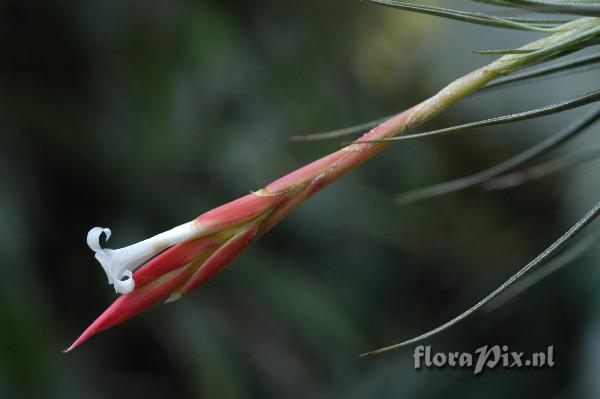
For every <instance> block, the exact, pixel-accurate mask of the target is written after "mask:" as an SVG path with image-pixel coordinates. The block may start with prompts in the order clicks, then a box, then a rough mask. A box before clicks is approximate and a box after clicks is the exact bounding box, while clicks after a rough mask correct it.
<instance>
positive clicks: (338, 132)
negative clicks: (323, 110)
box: [290, 115, 394, 141]
mask: <svg viewBox="0 0 600 399" xmlns="http://www.w3.org/2000/svg"><path fill="white" fill-rule="evenodd" d="M393 116H394V115H388V116H384V117H383V118H379V119H375V120H372V121H368V122H364V123H361V124H358V125H354V126H349V127H345V128H341V129H335V130H329V131H326V132H322V133H315V134H308V135H304V136H291V137H290V140H292V141H316V140H325V139H333V138H336V137H343V136H350V135H352V134H357V133H361V132H364V131H365V130H369V129H371V128H373V127H375V126H377V125H379V124H380V123H382V122H385V121H387V120H388V119H390V118H392V117H393Z"/></svg>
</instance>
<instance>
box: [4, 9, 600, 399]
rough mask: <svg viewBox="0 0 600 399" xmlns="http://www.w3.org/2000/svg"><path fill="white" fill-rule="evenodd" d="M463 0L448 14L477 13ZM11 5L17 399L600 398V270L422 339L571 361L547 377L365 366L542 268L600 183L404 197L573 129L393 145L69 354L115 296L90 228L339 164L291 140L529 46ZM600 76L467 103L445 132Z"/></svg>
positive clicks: (426, 22)
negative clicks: (317, 162)
mask: <svg viewBox="0 0 600 399" xmlns="http://www.w3.org/2000/svg"><path fill="white" fill-rule="evenodd" d="M449 3H453V4H449ZM455 3H456V4H455ZM458 3H459V2H446V3H444V4H446V5H451V6H455V5H456V6H465V7H468V6H472V5H473V4H471V3H469V2H467V1H463V2H460V4H458ZM0 4H1V5H0V43H1V48H0V49H1V51H0V127H1V130H0V221H1V222H0V259H1V260H0V264H1V266H0V273H1V274H0V327H1V328H0V398H42V397H43V398H104V397H144V398H149V399H150V398H165V397H177V398H200V397H202V398H220V399H228V398H307V397H311V398H434V397H446V398H454V397H456V398H480V397H486V398H505V397H508V396H510V397H512V398H526V397H542V396H544V397H546V396H547V397H557V398H571V397H582V398H597V397H599V396H600V379H598V375H600V344H599V340H598V336H599V334H600V317H599V314H600V313H599V310H600V295H599V291H598V288H597V287H598V284H599V283H600V274H599V271H600V268H599V267H598V263H597V260H598V254H595V253H589V254H588V255H586V256H585V257H583V258H581V259H580V260H578V261H577V262H575V263H574V264H572V265H570V266H569V267H567V268H565V269H564V270H562V271H560V272H558V273H556V274H554V275H552V276H551V277H549V278H548V279H546V280H544V281H543V283H541V284H538V285H536V286H535V287H533V288H532V289H531V290H529V291H527V292H526V293H524V294H523V295H521V296H520V297H518V298H517V299H515V300H513V301H511V302H509V303H508V304H506V305H505V306H503V307H501V308H499V309H498V310H496V311H494V312H491V313H485V312H482V313H479V314H477V315H476V316H475V317H473V318H471V319H469V320H468V321H466V322H464V323H462V324H460V325H458V326H457V327H455V328H453V329H451V330H449V331H448V332H446V333H444V334H442V335H440V336H438V337H435V338H433V339H431V340H429V341H428V342H427V343H428V344H431V345H433V350H435V351H470V352H473V351H474V350H475V349H476V348H478V347H480V346H482V345H486V344H487V345H494V344H500V345H502V344H506V345H510V346H511V348H512V349H514V350H518V351H525V352H534V351H541V350H544V349H545V348H546V347H547V346H548V345H554V347H555V356H556V358H555V360H556V363H557V364H556V366H555V367H554V368H545V369H542V370H514V369H512V370H502V369H499V370H493V371H487V372H485V373H484V374H483V375H480V376H476V377H475V376H473V375H472V371H470V370H456V369H452V368H446V369H443V370H439V369H436V370H422V371H415V370H414V368H413V360H412V354H413V348H407V349H404V350H399V351H396V352H392V353H389V354H386V355H383V356H380V357H376V358H370V359H359V358H358V357H357V355H358V354H360V353H362V352H364V351H367V350H370V349H375V348H377V347H380V346H384V345H388V344H392V343H396V342H398V341H401V340H403V339H406V338H409V337H411V336H414V335H416V334H419V333H422V332H424V331H426V330H427V329H430V328H432V327H434V326H437V325H438V324H440V323H442V322H444V321H446V320H448V319H449V318H450V317H452V316H454V315H456V314H457V313H459V312H460V311H462V310H464V309H466V308H467V307H468V306H470V305H472V304H473V303H475V302H476V301H477V300H479V299H480V298H481V297H483V296H484V295H485V294H487V293H488V292H489V291H491V290H492V289H493V288H495V287H496V286H497V285H499V284H500V283H501V282H502V281H504V280H505V279H506V278H507V277H508V276H509V275H510V274H512V273H513V272H515V271H516V270H518V268H520V267H521V266H522V265H524V264H525V263H526V262H527V261H529V260H530V259H532V258H533V257H534V256H535V255H536V254H537V253H538V252H540V251H541V250H542V249H543V248H545V246H547V245H548V244H549V243H550V242H551V241H553V240H554V239H556V238H557V237H558V236H559V235H560V234H561V232H562V231H563V230H565V229H566V228H567V227H568V226H569V225H570V224H571V223H574V222H575V220H576V219H577V218H579V217H580V216H581V215H583V213H585V211H586V210H587V209H588V208H589V207H591V206H592V204H593V203H594V202H595V201H596V200H597V199H598V198H597V193H598V190H599V188H600V185H599V181H598V178H597V176H598V173H600V165H598V164H597V163H589V164H586V165H585V166H581V167H579V168H577V169H573V170H571V171H569V172H567V173H561V174H559V175H555V176H552V177H549V178H545V179H542V180H539V181H536V182H532V183H531V184H528V185H526V186H523V187H520V188H517V189H514V190H510V191H505V192H493V193H492V192H482V191H478V190H473V191H467V192H464V193H458V194H454V195H450V196H447V197H443V198H439V199H435V200H430V201H427V202H423V203H419V204H415V205H410V206H405V207H396V206H394V205H393V203H392V196H393V194H394V193H397V192H401V191H403V190H407V189H410V188H415V187H418V186H422V185H426V184H431V183H435V182H439V181H443V180H447V179H450V178H455V177H458V176H461V175H464V174H468V173H471V172H474V171H477V170H479V169H482V168H484V167H487V166H490V165H492V164H493V163H494V162H497V161H500V160H502V159H505V158H507V157H509V156H510V155H512V154H514V153H516V152H518V151H520V150H521V149H523V148H526V147H527V146H528V145H531V144H533V143H535V142H537V141H539V140H541V139H542V138H544V137H547V136H548V135H549V134H551V133H552V132H553V130H554V129H556V128H558V127H560V126H563V125H565V124H567V123H568V122H569V120H571V119H572V118H574V117H576V116H577V114H581V113H582V112H583V111H582V110H578V111H571V112H569V113H566V114H561V115H559V116H553V117H548V118H545V119H543V120H537V121H535V122H531V123H521V124H515V125H510V126H509V127H503V128H497V129H486V130H480V131H475V132H471V133H468V134H463V135H455V136H451V137H444V138H439V139H432V140H424V141H418V142H410V143H408V142H407V143H403V144H396V145H394V146H392V147H391V148H389V149H388V150H387V151H386V152H384V153H383V154H381V155H380V156H378V157H377V158H376V159H374V160H372V161H370V162H369V163H367V164H365V165H364V166H363V167H361V168H360V169H359V170H357V171H355V172H354V173H352V174H350V175H349V176H347V177H345V178H344V179H342V181H340V182H338V183H336V184H334V185H333V186H331V187H329V188H328V189H326V190H324V191H323V192H321V193H319V195H317V196H315V197H314V198H312V199H311V200H310V201H309V202H308V203H306V204H305V205H303V206H302V207H301V208H300V209H298V210H297V211H296V212H295V213H294V214H292V215H291V216H290V217H288V218H287V219H286V220H285V221H284V222H282V223H281V224H280V225H279V226H277V227H276V228H275V229H274V230H273V231H272V232H270V233H269V234H267V235H266V236H265V237H263V238H262V239H260V240H259V241H257V242H256V243H254V245H253V246H252V247H251V248H249V249H248V250H246V251H245V252H244V253H243V254H242V255H241V256H240V257H239V258H237V259H236V260H235V261H234V262H233V264H232V265H230V266H229V267H228V268H227V269H226V270H225V271H223V272H222V273H221V274H219V275H218V276H217V277H216V278H214V279H212V280H211V281H210V282H209V283H208V284H206V285H205V286H203V287H202V288H201V289H199V290H198V291H197V292H195V293H194V294H193V295H190V296H189V297H186V298H184V299H183V300H181V301H178V302H175V303H173V304H169V305H161V306H157V307H155V308H153V309H152V310H151V311H149V312H146V313H144V314H143V315H141V316H139V317H137V318H135V319H133V320H131V321H129V322H128V323H126V324H124V325H122V326H119V327H118V328H115V329H112V330H110V331H107V332H104V333H102V334H100V335H98V336H96V337H94V338H93V339H92V340H91V341H90V342H88V343H86V344H85V345H83V346H82V347H81V348H79V349H77V350H76V351H74V352H73V353H70V354H68V355H64V354H62V353H61V350H62V349H64V348H65V347H67V346H68V345H69V344H70V343H71V342H72V341H73V340H74V339H75V338H76V336H78V334H79V333H80V332H81V331H82V330H83V329H84V328H85V327H86V326H87V325H88V324H89V323H90V322H91V321H92V320H93V319H94V318H95V317H96V316H97V315H98V314H99V313H100V312H101V311H102V310H103V309H104V308H105V307H107V306H108V305H109V304H110V302H111V301H112V300H113V299H114V297H115V295H114V292H113V289H112V287H110V286H108V285H106V279H105V276H104V274H103V272H102V270H101V268H100V267H99V265H98V264H97V263H96V261H95V260H94V258H93V256H92V255H93V254H92V252H91V251H90V250H89V249H88V248H87V246H86V245H85V235H86V233H87V231H88V229H90V228H91V227H93V226H109V227H110V228H112V230H113V234H114V235H113V238H111V246H112V247H120V246H123V245H126V244H128V243H132V242H135V241H138V240H141V239H143V238H144V237H147V236H149V235H152V234H156V233H158V232H160V231H163V230H166V229H168V228H170V227H172V226H175V225H177V224H180V223H182V222H185V221H188V220H190V219H192V218H193V217H195V216H197V215H199V214H201V213H203V212H204V211H206V210H209V209H211V208H213V207H215V206H217V205H220V204H222V203H224V202H227V201H229V200H232V199H235V198H236V197H239V196H241V195H244V194H246V193H247V192H248V191H249V190H252V189H257V188H260V187H261V186H263V185H264V184H266V183H268V182H269V181H270V180H273V179H275V178H277V177H279V176H281V175H283V174H285V173H287V172H289V171H291V170H293V169H295V168H297V167H299V166H301V165H303V164H304V163H306V162H309V161H311V160H313V159H315V158H317V157H318V156H321V155H324V154H326V153H328V152H330V151H333V150H335V149H337V148H338V145H339V142H338V141H336V140H333V141H328V142H318V143H292V142H290V141H289V140H288V137H289V136H290V135H293V134H308V133H314V132H317V131H322V130H327V129H333V128H338V127H343V126H348V125H352V124H356V123H359V122H363V121H366V120H370V119H374V118H377V117H380V116H383V115H387V114H390V113H393V112H397V111H400V110H402V109H404V108H406V107H409V106H411V105H413V104H415V103H416V102H418V101H421V100H423V99H425V98H426V97H428V96H430V95H432V94H433V93H435V91H436V90H438V89H439V88H441V87H442V86H443V85H444V84H445V83H447V82H449V81H450V80H451V79H453V78H456V77H458V76H460V75H462V74H464V73H467V72H469V71H470V70H472V69H474V68H476V67H478V66H480V65H483V64H484V63H485V62H487V61H488V60H489V58H486V57H485V56H478V55H474V54H472V53H471V50H473V49H486V48H514V47H515V46H518V45H520V44H524V43H526V42H527V41H529V40H531V39H533V38H534V37H536V36H537V35H535V34H533V35H532V34H530V33H513V32H507V31H503V30H498V29H483V28H479V27H476V26H463V25H462V24H458V23H454V22H446V21H442V20H438V19H435V18H433V17H427V16H417V15H413V14H409V13H404V12H399V11H394V10H390V9H385V8H381V7H377V6H374V5H371V4H369V3H368V2H364V1H363V2H361V1H358V0H356V1H348V0H323V1H312V2H297V1H282V0H278V1H275V0H265V1H261V2H251V1H203V2H193V1H171V2H166V1H158V2H143V1H126V2H119V1H85V0H84V1H78V2H70V1H58V0H56V1H45V2H30V1H18V0H13V1H11V0H4V1H2V2H1V3H0ZM471 8H473V7H471ZM598 77H599V76H598V73H597V72H590V73H587V74H583V75H577V76H573V77H568V78H562V79H559V80H553V81H546V82H541V83H539V84H535V85H529V86H526V87H521V88H516V89H510V90H506V91H502V92H494V93H493V94H486V95H481V96H478V97H473V98H470V99H467V100H465V101H463V102H461V103H460V104H458V105H456V106H455V107H453V108H452V109H451V110H450V111H448V112H446V113H445V114H443V115H442V116H440V117H439V118H437V119H436V121H434V122H432V123H431V124H429V125H428V127H439V126H446V125H449V124H455V123H459V122H465V121H470V120H475V119H480V118H483V117H487V116H494V115H500V114H503V113H508V112H512V111H518V110H523V109H527V108H531V107H534V106H539V105H544V104H549V103H551V102H555V101H557V100H559V99H562V98H565V97H569V96H575V95H577V94H580V93H583V92H586V91H589V89H590V87H591V86H592V85H594V84H597V82H598ZM592 88H594V87H592ZM594 133H596V134H597V133H600V131H599V129H598V127H596V128H594V129H592V130H590V132H588V133H587V134H585V136H584V137H581V138H580V139H578V140H576V142H574V143H572V144H569V146H568V148H565V149H562V150H561V151H563V152H564V151H567V150H575V149H576V148H582V147H588V146H592V145H593V144H594V142H596V141H597V140H596V139H595V138H594Z"/></svg>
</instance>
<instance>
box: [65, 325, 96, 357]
mask: <svg viewBox="0 0 600 399" xmlns="http://www.w3.org/2000/svg"><path fill="white" fill-rule="evenodd" d="M96 332H97V330H96V328H95V326H94V325H91V326H90V327H88V328H87V329H86V330H85V331H84V332H83V333H82V334H81V335H80V336H79V338H77V339H76V340H75V342H73V343H72V344H71V346H69V347H68V348H67V349H65V350H64V351H62V353H69V352H71V351H72V350H73V349H75V348H77V347H78V346H79V345H81V344H83V343H84V342H85V341H87V340H88V339H90V338H91V337H92V336H93V335H95V334H96Z"/></svg>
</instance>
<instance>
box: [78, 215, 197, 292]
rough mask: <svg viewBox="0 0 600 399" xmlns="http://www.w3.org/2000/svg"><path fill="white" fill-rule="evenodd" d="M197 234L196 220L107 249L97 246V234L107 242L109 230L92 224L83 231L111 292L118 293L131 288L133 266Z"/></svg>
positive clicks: (139, 264) (98, 238)
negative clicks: (112, 288) (111, 287)
mask: <svg viewBox="0 0 600 399" xmlns="http://www.w3.org/2000/svg"><path fill="white" fill-rule="evenodd" d="M199 233H200V229H199V228H198V224H197V223H196V221H192V222H189V223H185V224H182V225H180V226H177V227H174V228H172V229H171V230H167V231H165V232H163V233H160V234H157V235H155V236H154V237H150V238H148V239H146V240H144V241H140V242H138V243H135V244H133V245H130V246H128V247H124V248H120V249H110V248H102V247H101V246H100V236H101V235H102V234H104V235H105V236H106V241H108V239H109V238H110V235H111V231H110V229H108V228H103V227H94V228H93V229H91V230H90V231H89V232H88V234H87V245H88V246H89V247H90V248H91V250H92V251H94V252H95V253H96V255H95V256H96V259H98V262H100V265H102V268H103V269H104V272H105V273H106V276H107V277H108V283H109V284H113V285H114V286H115V291H116V292H118V293H119V294H128V293H130V292H131V291H133V289H134V288H135V281H134V280H133V273H132V272H133V271H134V270H135V269H137V268H138V267H140V266H141V265H142V264H144V262H146V261H147V260H149V259H151V258H152V257H154V256H155V255H157V254H159V253H160V252H162V251H163V250H165V249H167V248H169V247H171V246H173V245H175V244H180V243H182V242H185V241H189V240H191V239H193V238H195V237H196V236H198V235H199Z"/></svg>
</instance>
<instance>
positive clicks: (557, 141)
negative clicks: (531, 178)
mask: <svg viewBox="0 0 600 399" xmlns="http://www.w3.org/2000/svg"><path fill="white" fill-rule="evenodd" d="M598 119H600V107H599V108H596V109H595V110H593V111H592V112H590V113H588V114H587V115H585V116H584V117H583V118H581V119H580V120H577V121H575V122H574V123H572V124H570V125H569V126H567V127H566V128H564V129H562V130H560V131H558V132H557V133H555V134H553V135H552V136H550V137H548V138H547V139H545V140H544V141H542V142H540V143H538V144H536V145H535V146H533V147H531V148H529V149H527V150H525V151H523V152H521V153H520V154H518V155H515V156H514V157H512V158H509V159H507V160H506V161H504V162H501V163H499V164H497V165H494V166H492V167H491V168H488V169H485V170H482V171H480V172H477V173H474V174H472V175H469V176H465V177H461V178H459V179H455V180H451V181H447V182H443V183H440V184H435V185H432V186H428V187H422V188H419V189H416V190H411V191H407V192H406V193H402V194H398V195H397V196H396V197H395V202H396V203H397V204H398V205H405V204H408V203H412V202H416V201H420V200H424V199H428V198H433V197H438V196H441V195H445V194H449V193H453V192H456V191H460V190H465V189H467V188H470V187H475V186H478V185H481V184H482V183H485V182H487V181H489V180H491V179H493V178H494V177H497V176H500V175H503V174H506V173H508V172H510V171H512V170H515V169H516V168H518V167H519V166H521V165H524V164H525V163H527V162H529V161H530V160H532V159H534V158H537V157H539V156H541V155H543V154H545V153H547V152H549V151H551V150H553V149H555V148H557V147H558V146H560V145H561V144H564V143H565V142H567V141H568V140H570V139H572V138H573V137H575V136H576V135H577V134H579V133H580V132H582V131H583V130H585V129H586V128H587V127H589V126H590V125H592V124H593V123H594V122H596V121H598Z"/></svg>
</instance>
